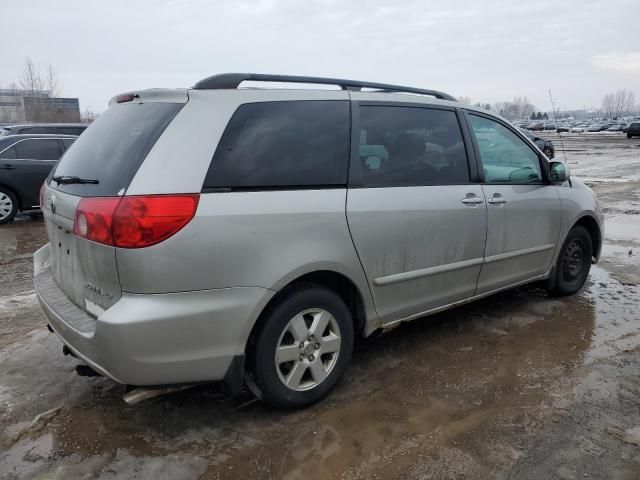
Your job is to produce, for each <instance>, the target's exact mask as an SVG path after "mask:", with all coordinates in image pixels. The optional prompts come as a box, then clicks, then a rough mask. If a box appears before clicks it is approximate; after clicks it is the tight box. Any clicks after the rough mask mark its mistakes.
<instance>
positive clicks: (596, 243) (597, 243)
mask: <svg viewBox="0 0 640 480" xmlns="http://www.w3.org/2000/svg"><path fill="white" fill-rule="evenodd" d="M575 227H584V228H585V229H586V230H587V232H589V236H590V237H591V245H592V246H593V260H594V263H595V262H597V261H598V259H599V258H600V253H601V251H602V231H601V229H600V224H599V223H598V221H597V220H596V219H595V218H593V217H592V216H591V215H583V216H582V217H580V218H578V219H577V220H576V221H575V222H574V224H573V225H572V226H571V229H573V228H575ZM571 229H569V231H571Z"/></svg>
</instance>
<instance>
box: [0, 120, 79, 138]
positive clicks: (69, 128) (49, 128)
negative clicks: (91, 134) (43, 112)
mask: <svg viewBox="0 0 640 480" xmlns="http://www.w3.org/2000/svg"><path fill="white" fill-rule="evenodd" d="M88 126H89V125H85V124H83V123H25V124H23V125H4V126H3V127H2V128H0V136H6V135H23V134H38V135H41V134H43V133H46V134H52V135H76V136H77V135H80V134H81V133H82V132H84V131H85V130H86V129H87V127H88Z"/></svg>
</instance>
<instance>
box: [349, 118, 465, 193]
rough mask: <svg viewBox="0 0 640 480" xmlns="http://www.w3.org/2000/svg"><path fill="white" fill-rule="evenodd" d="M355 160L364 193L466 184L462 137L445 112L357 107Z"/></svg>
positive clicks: (454, 123) (456, 120)
mask: <svg viewBox="0 0 640 480" xmlns="http://www.w3.org/2000/svg"><path fill="white" fill-rule="evenodd" d="M359 155H360V162H361V165H362V177H363V181H364V184H365V186H367V187H404V186H418V185H455V184H464V183H468V182H469V168H468V165H467V155H466V150H465V147H464V141H463V139H462V132H461V130H460V125H459V124H458V119H457V117H456V114H455V112H454V111H451V110H438V109H432V108H416V107H395V106H363V107H361V108H360V145H359Z"/></svg>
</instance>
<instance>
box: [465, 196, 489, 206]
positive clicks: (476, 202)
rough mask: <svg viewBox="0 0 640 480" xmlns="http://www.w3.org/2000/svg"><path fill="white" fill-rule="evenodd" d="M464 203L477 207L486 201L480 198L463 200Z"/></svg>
mask: <svg viewBox="0 0 640 480" xmlns="http://www.w3.org/2000/svg"><path fill="white" fill-rule="evenodd" d="M462 203H464V204H465V205H477V204H479V203H484V200H483V199H482V198H479V197H467V198H464V199H462Z"/></svg>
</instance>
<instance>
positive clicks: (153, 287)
mask: <svg viewBox="0 0 640 480" xmlns="http://www.w3.org/2000/svg"><path fill="white" fill-rule="evenodd" d="M345 201H346V189H326V190H325V189H321V190H299V191H263V192H221V193H205V194H202V195H201V197H200V204H199V205H198V211H197V214H196V217H195V218H194V219H193V220H192V221H191V223H190V224H189V225H187V226H186V227H185V228H184V229H183V230H181V231H180V232H178V233H177V234H176V235H175V236H173V237H171V238H170V239H168V240H166V241H164V242H162V243H160V244H158V245H154V246H152V247H149V248H144V249H133V250H127V249H118V250H117V261H118V272H119V275H120V282H121V286H122V290H123V291H125V292H131V293H168V292H178V291H190V290H206V289H216V288H228V287H263V288H268V289H271V290H280V289H281V288H283V287H284V286H286V285H287V284H288V283H289V282H291V281H292V280H294V279H296V278H298V277H300V276H301V275H304V274H306V273H310V272H313V271H317V270H330V271H335V272H338V273H341V274H343V275H345V276H346V277H348V278H350V279H351V280H352V282H353V283H354V284H355V285H356V286H357V287H358V289H359V290H360V293H361V294H362V296H363V300H364V304H365V310H366V314H367V318H368V319H371V318H377V317H376V315H375V311H374V308H373V303H372V301H371V296H370V295H371V294H370V291H369V288H368V285H367V282H366V278H365V276H364V272H363V270H362V266H361V265H360V262H359V259H358V257H357V254H356V251H355V248H354V246H353V242H352V240H351V236H350V234H349V229H348V226H347V222H346V216H345Z"/></svg>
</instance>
